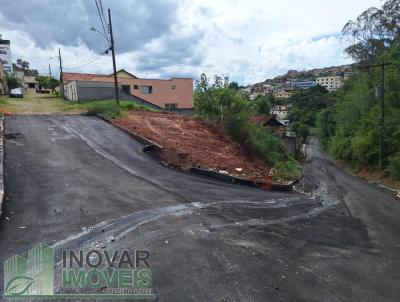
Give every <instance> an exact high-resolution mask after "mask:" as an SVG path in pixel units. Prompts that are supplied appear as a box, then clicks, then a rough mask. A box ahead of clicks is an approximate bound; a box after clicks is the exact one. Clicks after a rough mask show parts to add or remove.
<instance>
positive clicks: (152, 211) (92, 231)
mask: <svg viewBox="0 0 400 302" xmlns="http://www.w3.org/2000/svg"><path fill="white" fill-rule="evenodd" d="M5 128H6V143H5V173H6V174H5V177H6V195H7V200H6V205H5V215H4V218H3V221H2V222H1V225H0V251H1V254H0V260H1V261H3V260H5V259H7V258H8V257H10V256H12V255H14V254H16V253H19V254H26V251H27V250H28V249H29V248H31V247H32V246H33V245H34V244H35V243H36V242H47V243H49V244H51V245H53V246H54V247H55V248H56V249H57V250H61V249H62V248H93V247H96V248H99V249H107V250H114V249H128V250H130V251H133V250H134V249H147V250H149V252H150V258H149V262H150V265H151V268H152V273H153V288H154V291H155V293H156V295H157V298H156V299H157V300H158V301H374V302H375V301H399V299H400V287H399V286H398V279H399V277H400V272H399V268H400V266H399V260H400V254H399V252H400V232H399V231H400V225H399V223H398V221H399V219H400V202H399V200H396V199H394V198H393V197H391V196H390V195H389V194H387V193H385V192H382V191H380V190H379V189H377V188H376V187H374V186H372V185H370V184H368V183H366V182H363V181H361V180H359V179H357V178H354V177H352V176H350V175H348V174H346V173H345V172H344V171H343V170H342V169H341V168H339V167H338V166H337V165H336V164H335V163H334V162H332V161H331V160H329V159H328V158H326V157H325V156H324V155H322V154H321V153H320V152H319V150H318V145H317V142H316V141H315V140H311V141H310V144H309V147H308V160H307V162H306V163H305V165H304V180H303V181H302V182H301V183H300V184H299V186H298V188H297V189H298V190H299V192H296V193H277V192H265V191H261V190H258V189H254V188H247V187H242V186H236V185H231V184H227V183H224V182H218V181H216V180H212V179H209V178H206V177H201V176H197V175H194V174H188V173H181V172H177V171H174V170H172V169H169V168H166V167H163V166H161V165H160V164H159V163H158V162H157V161H155V160H153V159H151V158H150V157H149V156H148V155H146V154H144V153H142V152H141V148H142V145H141V144H140V143H138V142H136V141H135V140H133V139H132V138H131V137H129V136H127V135H126V134H125V133H123V132H122V131H120V130H118V129H116V128H114V127H113V126H112V125H109V124H107V123H105V122H103V121H102V120H100V119H97V118H93V117H84V116H12V117H7V118H6V125H5ZM6 217H7V218H8V219H6ZM0 279H1V280H0V282H1V284H2V279H3V276H2V275H1V278H0ZM59 282H60V280H58V279H56V284H57V288H58V289H59ZM0 288H1V291H2V285H0Z"/></svg>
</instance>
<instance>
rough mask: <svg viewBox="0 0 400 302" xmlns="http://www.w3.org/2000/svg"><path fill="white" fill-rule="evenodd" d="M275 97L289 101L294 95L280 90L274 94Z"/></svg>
mask: <svg viewBox="0 0 400 302" xmlns="http://www.w3.org/2000/svg"><path fill="white" fill-rule="evenodd" d="M273 96H274V98H276V99H288V98H290V97H291V96H292V93H291V92H288V91H285V90H280V91H275V92H274V93H273Z"/></svg>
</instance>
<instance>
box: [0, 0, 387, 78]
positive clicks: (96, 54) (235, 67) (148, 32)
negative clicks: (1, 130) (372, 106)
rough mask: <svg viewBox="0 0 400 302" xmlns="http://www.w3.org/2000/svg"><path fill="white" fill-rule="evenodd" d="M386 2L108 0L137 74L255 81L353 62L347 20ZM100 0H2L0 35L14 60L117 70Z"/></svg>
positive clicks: (129, 66) (120, 60)
mask: <svg viewBox="0 0 400 302" xmlns="http://www.w3.org/2000/svg"><path fill="white" fill-rule="evenodd" d="M382 3H383V2H382V1H379V0H336V1H334V2H332V1H331V2H327V1H321V0H302V1H294V0H279V1H276V0H118V1H116V0H114V1H112V0H103V1H102V4H103V7H104V15H105V16H106V17H107V11H106V9H107V8H111V12H112V18H113V20H112V22H113V30H114V35H115V41H116V42H115V43H116V52H117V68H118V69H119V68H124V69H126V70H128V71H130V72H132V73H134V74H136V75H137V76H139V77H151V78H158V77H161V78H168V77H172V76H178V77H182V76H189V77H193V78H197V77H198V76H199V74H200V73H202V72H205V73H206V74H209V75H213V74H229V75H230V77H231V78H232V79H234V80H236V81H237V82H239V84H250V83H254V82H259V81H262V80H264V79H266V78H269V77H273V76H276V75H279V74H283V73H285V72H286V71H287V70H288V69H297V70H303V69H310V68H316V67H324V66H332V65H339V64H345V63H348V62H351V60H350V59H349V58H347V57H346V56H345V55H344V54H343V49H344V48H345V46H346V41H343V40H342V39H341V36H340V32H341V29H342V27H343V25H344V24H345V23H346V22H347V21H348V20H349V19H354V18H356V17H357V16H358V15H359V14H360V13H361V12H362V11H364V10H365V9H367V8H368V7H371V6H381V5H382ZM91 27H95V28H97V29H98V30H99V31H102V29H101V28H102V25H101V23H100V18H99V15H98V12H97V10H96V5H95V1H94V0H36V1H30V0H25V1H22V0H1V8H0V33H1V34H3V39H9V40H11V47H12V48H11V51H12V56H13V60H14V61H15V60H16V59H17V58H22V59H25V60H27V61H29V62H31V67H33V68H37V69H39V71H40V72H43V73H45V72H48V64H50V65H51V67H52V70H53V72H54V73H57V72H58V61H57V57H56V56H57V54H58V48H61V52H62V57H63V65H64V66H65V70H66V71H70V72H88V73H91V72H96V73H111V72H112V62H111V56H110V54H108V55H105V54H103V55H101V53H102V52H104V50H105V49H106V48H107V42H106V40H105V38H103V37H102V36H101V35H100V34H99V33H96V32H93V31H90V30H89V28H91Z"/></svg>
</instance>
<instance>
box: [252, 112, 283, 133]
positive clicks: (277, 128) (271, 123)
mask: <svg viewBox="0 0 400 302" xmlns="http://www.w3.org/2000/svg"><path fill="white" fill-rule="evenodd" d="M250 122H251V123H252V124H253V125H257V126H263V127H267V128H268V129H270V130H271V131H272V132H273V133H275V134H277V135H278V136H284V135H285V132H286V126H285V125H284V124H282V123H281V122H280V121H279V120H278V119H277V118H276V116H275V115H253V116H251V117H250Z"/></svg>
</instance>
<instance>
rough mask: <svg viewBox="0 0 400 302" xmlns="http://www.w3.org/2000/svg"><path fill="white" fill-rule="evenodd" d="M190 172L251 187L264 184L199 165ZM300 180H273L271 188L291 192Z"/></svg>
mask: <svg viewBox="0 0 400 302" xmlns="http://www.w3.org/2000/svg"><path fill="white" fill-rule="evenodd" d="M190 172H193V173H197V174H201V175H204V176H208V177H212V178H216V179H219V180H222V181H225V182H230V183H234V184H239V185H244V186H249V187H255V188H262V187H263V184H262V183H261V182H258V181H253V180H249V179H247V178H242V177H238V176H234V175H230V174H222V173H219V172H217V171H213V170H210V169H207V168H198V167H192V168H190ZM297 181H298V180H292V181H291V182H289V183H288V184H281V183H276V182H273V183H272V184H271V190H272V191H284V192H290V191H292V190H293V186H294V185H295V184H296V183H297Z"/></svg>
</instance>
